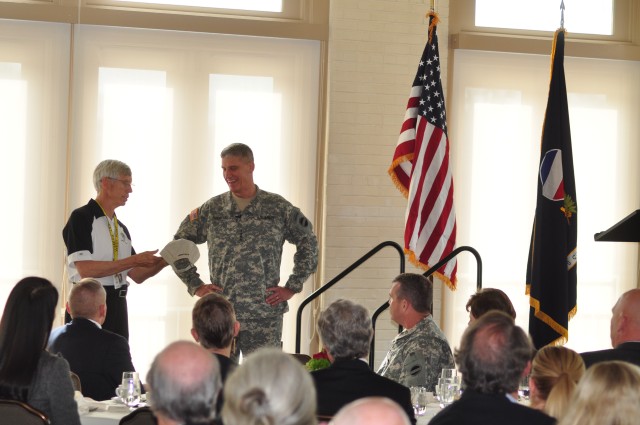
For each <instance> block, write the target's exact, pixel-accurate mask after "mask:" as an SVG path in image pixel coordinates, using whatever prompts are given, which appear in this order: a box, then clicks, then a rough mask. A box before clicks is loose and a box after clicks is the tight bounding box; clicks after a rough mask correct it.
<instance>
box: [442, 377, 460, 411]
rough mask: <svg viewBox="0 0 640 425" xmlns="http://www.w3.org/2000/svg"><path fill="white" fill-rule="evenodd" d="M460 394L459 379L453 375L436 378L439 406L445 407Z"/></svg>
mask: <svg viewBox="0 0 640 425" xmlns="http://www.w3.org/2000/svg"><path fill="white" fill-rule="evenodd" d="M459 394H460V379H459V378H458V377H457V376H455V377H453V378H439V379H438V395H439V399H440V406H441V407H446V406H448V405H450V404H451V403H453V402H454V401H455V400H456V399H457V398H458V395H459Z"/></svg>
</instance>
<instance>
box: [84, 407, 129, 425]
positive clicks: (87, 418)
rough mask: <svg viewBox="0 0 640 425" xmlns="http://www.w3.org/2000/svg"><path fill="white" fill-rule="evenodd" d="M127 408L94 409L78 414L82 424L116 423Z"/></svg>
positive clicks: (112, 424)
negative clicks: (93, 410)
mask: <svg viewBox="0 0 640 425" xmlns="http://www.w3.org/2000/svg"><path fill="white" fill-rule="evenodd" d="M128 413H129V411H128V410H114V411H106V412H101V411H95V412H89V413H86V414H83V415H80V422H81V423H82V425H118V424H119V423H120V419H122V418H123V417H124V416H126V415H127V414H128Z"/></svg>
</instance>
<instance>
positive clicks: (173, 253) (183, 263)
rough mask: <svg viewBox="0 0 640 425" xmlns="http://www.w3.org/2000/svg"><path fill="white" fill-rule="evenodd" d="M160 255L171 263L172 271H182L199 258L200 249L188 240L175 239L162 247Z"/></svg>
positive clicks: (191, 265)
mask: <svg viewBox="0 0 640 425" xmlns="http://www.w3.org/2000/svg"><path fill="white" fill-rule="evenodd" d="M160 255H161V256H162V258H164V260H165V261H166V262H167V263H169V264H170V265H171V267H172V268H173V271H174V272H176V273H182V272H186V271H187V270H189V269H190V268H191V267H193V266H194V264H195V263H196V261H198V258H200V251H199V250H198V247H197V246H196V244H195V243H193V242H191V241H190V240H187V239H177V240H175V241H171V242H169V243H168V244H167V246H165V247H164V248H162V251H160Z"/></svg>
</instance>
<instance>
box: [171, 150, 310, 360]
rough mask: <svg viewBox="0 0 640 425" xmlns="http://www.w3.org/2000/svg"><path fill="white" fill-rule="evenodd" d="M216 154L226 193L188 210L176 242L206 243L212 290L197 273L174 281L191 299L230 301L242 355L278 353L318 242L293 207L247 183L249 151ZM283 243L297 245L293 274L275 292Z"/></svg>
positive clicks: (250, 181) (250, 179) (193, 270)
mask: <svg viewBox="0 0 640 425" xmlns="http://www.w3.org/2000/svg"><path fill="white" fill-rule="evenodd" d="M220 156H221V157H222V170H223V175H224V179H225V181H226V182H227V184H228V186H229V189H230V191H229V192H226V193H223V194H221V195H218V196H215V197H213V198H211V199H209V200H208V201H207V202H205V203H204V204H203V205H202V206H201V207H199V208H196V209H195V210H193V211H192V212H191V213H190V214H189V216H187V217H186V218H185V219H184V221H183V222H182V223H181V224H180V228H179V229H178V231H177V232H176V234H175V236H174V238H175V239H188V240H190V241H193V242H194V243H196V244H201V243H204V242H207V247H208V248H209V273H210V278H211V284H205V283H204V282H203V281H202V280H201V279H200V276H199V274H198V272H197V270H196V268H195V267H193V268H191V269H189V270H187V271H186V272H184V273H179V274H178V276H179V277H180V279H181V280H182V281H183V282H184V283H185V284H186V285H187V288H188V291H189V293H190V294H191V295H194V294H195V295H198V296H203V295H205V294H207V293H209V292H213V291H215V292H222V293H223V294H224V295H225V296H226V297H227V298H228V299H229V301H231V303H232V304H233V306H234V309H235V311H236V315H237V319H238V321H239V322H240V325H241V328H240V333H239V335H238V339H237V348H238V349H240V350H241V351H242V353H243V355H247V354H248V353H250V352H251V351H254V350H255V349H257V348H258V347H261V346H276V347H281V339H282V316H283V314H284V313H286V312H287V311H288V310H289V307H288V304H287V300H289V299H290V298H291V297H292V296H293V295H294V294H296V293H298V292H300V291H302V285H303V283H304V282H305V281H306V280H307V278H308V277H309V275H310V274H311V273H313V272H314V271H315V270H316V267H317V263H318V242H317V239H316V236H315V235H314V233H313V229H312V226H311V223H310V222H309V220H307V218H306V217H305V216H304V215H303V214H302V212H300V210H299V209H298V208H296V207H294V206H293V205H291V203H289V202H288V201H287V200H286V199H284V198H283V197H281V196H280V195H276V194H273V193H269V192H265V191H263V190H260V189H259V188H258V186H257V185H255V184H254V183H253V170H254V168H255V164H254V162H253V153H252V151H251V149H250V148H249V147H248V146H246V145H244V144H241V143H234V144H232V145H230V146H228V147H226V148H225V149H224V150H223V151H222V153H221V155H220ZM285 241H288V242H290V243H292V244H294V245H295V246H296V253H295V255H294V257H293V260H294V268H293V273H292V274H291V275H290V276H289V279H288V280H287V282H286V283H285V285H284V286H279V285H278V283H279V281H280V262H281V259H282V247H283V244H284V242H285Z"/></svg>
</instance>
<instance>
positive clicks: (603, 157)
mask: <svg viewBox="0 0 640 425" xmlns="http://www.w3.org/2000/svg"><path fill="white" fill-rule="evenodd" d="M549 63H550V58H549V56H544V55H540V56H538V55H524V54H508V53H489V52H480V51H465V50H457V51H456V52H455V69H454V79H453V81H454V86H453V97H452V101H451V105H452V109H451V113H450V129H451V133H450V137H451V140H452V148H451V152H452V157H453V158H454V161H455V162H454V181H455V184H456V212H457V220H458V245H470V246H473V247H475V248H476V249H477V250H478V251H479V252H480V255H481V256H482V259H483V266H484V267H483V286H484V287H495V288H500V289H502V290H504V291H505V292H506V293H507V294H508V295H509V297H510V298H511V300H512V301H513V304H514V306H516V307H518V306H519V307H520V308H518V309H517V320H516V322H517V323H518V324H519V325H520V326H522V327H523V328H524V329H528V318H529V310H528V308H527V306H528V296H526V295H525V278H526V276H525V271H526V265H527V257H528V251H529V243H530V238H531V228H532V224H533V215H534V212H535V201H536V195H535V194H536V184H537V180H536V179H537V166H538V161H539V156H540V137H541V131H542V124H543V120H544V112H545V109H546V104H547V96H548V89H549ZM639 72H640V64H638V63H637V62H625V61H602V60H595V59H582V58H572V57H566V58H565V75H566V81H567V91H568V101H569V114H570V120H571V135H572V147H573V155H574V156H573V162H574V169H575V180H576V188H577V201H578V214H579V215H578V217H579V227H578V302H577V304H578V312H577V315H576V316H575V318H574V319H573V320H572V321H571V322H570V323H569V342H568V344H567V346H569V347H571V348H573V349H575V350H577V351H586V350H591V349H600V348H606V347H609V346H610V341H609V319H610V317H611V307H612V306H613V305H614V304H615V301H616V299H617V298H618V296H619V295H620V294H622V292H624V291H625V290H627V289H630V288H633V287H636V285H637V276H636V273H637V271H636V269H635V265H636V264H637V258H638V244H629V243H610V242H595V241H594V234H595V233H597V232H599V231H602V230H606V229H608V228H609V227H610V226H611V225H613V224H614V223H616V222H617V221H618V220H620V219H621V218H623V217H626V216H627V215H628V214H629V213H631V212H632V211H635V210H636V209H637V208H638V205H640V171H639V170H640V167H639V165H640V148H639V145H638V143H637V140H638V139H639V138H640V127H639V126H638V123H637V119H636V117H637V115H638V111H640V101H639V100H638V99H640V80H638V78H637V76H638V75H639ZM458 267H459V274H458V276H459V280H460V283H459V285H458V290H457V291H456V292H455V293H451V292H449V291H448V292H447V293H446V299H447V306H446V307H445V308H444V310H445V311H446V312H447V314H446V324H445V328H446V329H448V330H449V332H450V333H449V334H448V335H447V336H448V337H449V340H450V341H460V336H461V334H462V332H463V331H464V329H465V328H466V326H467V321H468V314H467V313H466V311H464V306H465V304H466V302H467V300H468V298H469V296H470V295H471V293H473V292H474V291H475V276H476V268H475V262H474V261H472V260H469V261H459V265H458Z"/></svg>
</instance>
